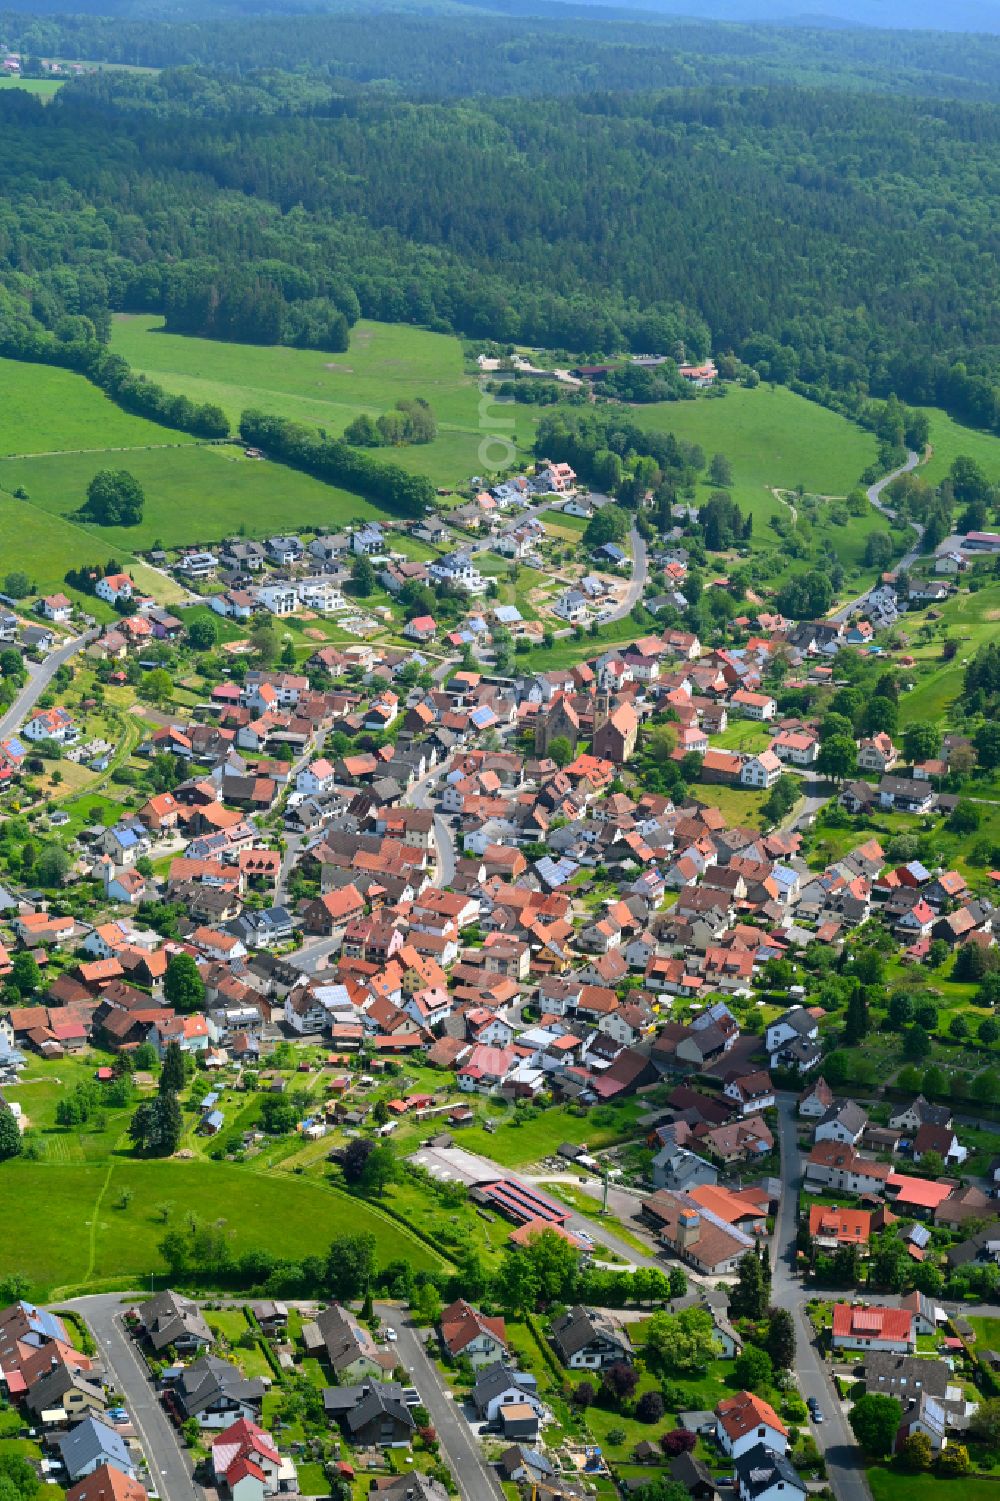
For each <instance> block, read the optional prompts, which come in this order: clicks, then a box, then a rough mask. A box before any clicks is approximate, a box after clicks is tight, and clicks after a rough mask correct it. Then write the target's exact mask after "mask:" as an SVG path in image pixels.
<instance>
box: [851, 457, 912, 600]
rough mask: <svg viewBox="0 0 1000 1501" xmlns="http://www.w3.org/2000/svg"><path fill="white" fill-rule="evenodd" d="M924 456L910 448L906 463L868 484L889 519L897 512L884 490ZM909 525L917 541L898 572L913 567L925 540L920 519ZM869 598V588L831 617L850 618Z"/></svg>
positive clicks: (871, 495) (871, 498) (873, 501)
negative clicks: (887, 502) (884, 501)
mask: <svg viewBox="0 0 1000 1501" xmlns="http://www.w3.org/2000/svg"><path fill="white" fill-rule="evenodd" d="M922 457H923V456H922V455H921V454H919V453H916V452H914V450H913V449H912V448H908V449H907V451H906V463H905V464H900V466H899V468H898V469H893V470H892V471H891V472H890V473H889V474H884V475H883V476H882V478H881V479H879V480H876V481H875V483H874V485H869V486H868V491H867V494H868V499H869V501H870V502H871V504H872V505H873V506H874V507H875V509H876V511H878V512H880V514H881V515H883V516H885V517H886V518H887V519H888V520H889V521H895V519H896V513H895V511H894V510H893V509H892V507H891V506H887V505H883V504H882V494H883V491H884V490H885V489H886V487H887V486H888V485H891V484H892V482H893V480H894V479H898V478H899V476H900V475H901V474H909V473H910V471H911V470H913V469H916V467H917V465H918V464H919V463H921V461H922ZM909 525H910V526H911V527H912V528H913V530H914V532H915V533H916V541H915V543H914V545H913V547H911V548H910V551H909V552H908V553H905V554H904V556H903V557H901V558H900V560H899V562H898V563H897V564H896V565H895V567H896V570H897V572H901V573H905V572H906V570H907V569H908V568H912V566H913V564H914V563H915V562H916V561H917V559H918V558H919V556H920V554H921V551H922V547H921V544H922V542H923V540H924V529H923V527H922V526H921V524H920V523H919V522H918V521H911V522H909ZM867 598H868V590H867V589H866V590H865V592H864V594H859V595H858V597H857V599H851V600H848V602H847V604H846V605H841V607H840V609H839V610H834V612H833V613H832V615H831V616H830V619H831V620H850V618H851V616H852V615H853V614H854V613H855V611H856V610H859V609H860V608H861V606H862V605H863V604H864V602H865V600H866V599H867Z"/></svg>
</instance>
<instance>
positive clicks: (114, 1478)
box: [66, 1465, 146, 1501]
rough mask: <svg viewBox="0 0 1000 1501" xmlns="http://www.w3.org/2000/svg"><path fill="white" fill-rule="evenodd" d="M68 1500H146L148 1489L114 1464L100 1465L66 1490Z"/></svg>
mask: <svg viewBox="0 0 1000 1501" xmlns="http://www.w3.org/2000/svg"><path fill="white" fill-rule="evenodd" d="M66 1501H146V1491H145V1487H144V1486H141V1485H140V1484H139V1482H138V1480H133V1479H132V1478H131V1477H130V1476H128V1475H125V1474H123V1473H122V1471H121V1470H116V1469H115V1467H114V1465H98V1466H97V1469H96V1470H91V1472H90V1474H89V1475H85V1476H84V1477H83V1479H82V1480H80V1481H78V1482H77V1483H76V1485H74V1486H72V1487H71V1489H70V1490H68V1491H67V1492H66Z"/></svg>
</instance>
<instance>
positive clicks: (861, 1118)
mask: <svg viewBox="0 0 1000 1501" xmlns="http://www.w3.org/2000/svg"><path fill="white" fill-rule="evenodd" d="M867 1120H868V1116H867V1115H866V1113H865V1112H864V1111H863V1110H862V1108H861V1106H860V1105H859V1104H858V1102H857V1101H856V1100H837V1101H834V1103H833V1104H832V1105H831V1106H830V1108H829V1110H828V1111H827V1112H826V1114H825V1115H824V1116H823V1119H822V1120H821V1121H820V1123H819V1124H820V1125H821V1126H826V1125H829V1123H830V1122H831V1121H839V1122H840V1124H841V1125H842V1126H843V1127H844V1128H845V1130H847V1131H863V1130H864V1128H865V1125H866V1123H867Z"/></svg>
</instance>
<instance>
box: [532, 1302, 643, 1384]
mask: <svg viewBox="0 0 1000 1501" xmlns="http://www.w3.org/2000/svg"><path fill="white" fill-rule="evenodd" d="M552 1344H553V1346H554V1347H555V1352H556V1354H557V1355H558V1356H559V1359H560V1360H561V1361H562V1363H563V1365H564V1366H568V1367H569V1369H570V1370H573V1371H579V1370H603V1368H604V1367H605V1366H609V1365H615V1364H616V1363H617V1362H619V1361H625V1362H629V1363H630V1362H631V1360H632V1343H631V1341H630V1339H629V1337H628V1333H627V1332H626V1329H625V1326H624V1325H623V1324H622V1323H620V1322H619V1320H617V1319H615V1318H614V1317H613V1316H612V1315H611V1314H609V1313H606V1312H600V1311H595V1310H593V1309H588V1308H583V1307H582V1306H580V1305H579V1304H578V1305H577V1306H576V1307H575V1308H570V1309H567V1311H566V1312H565V1313H564V1314H561V1315H560V1316H559V1317H558V1318H556V1319H553V1321H552Z"/></svg>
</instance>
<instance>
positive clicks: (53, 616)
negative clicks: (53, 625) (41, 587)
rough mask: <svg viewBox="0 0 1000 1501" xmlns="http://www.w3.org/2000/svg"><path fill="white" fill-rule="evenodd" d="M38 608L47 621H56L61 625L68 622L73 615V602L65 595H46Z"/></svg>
mask: <svg viewBox="0 0 1000 1501" xmlns="http://www.w3.org/2000/svg"><path fill="white" fill-rule="evenodd" d="M38 607H39V609H40V610H41V612H42V614H43V615H44V616H45V618H46V620H55V621H56V622H57V623H59V624H62V623H63V622H65V621H67V620H68V619H69V618H70V616H71V615H72V613H73V601H72V600H71V599H67V598H66V596H65V594H45V595H43V596H42V598H41V599H40V600H39V601H38Z"/></svg>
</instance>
